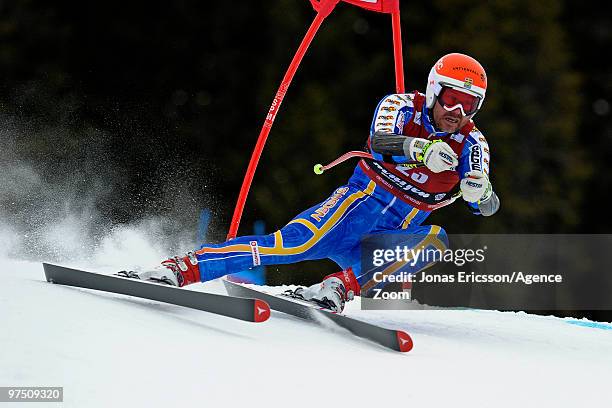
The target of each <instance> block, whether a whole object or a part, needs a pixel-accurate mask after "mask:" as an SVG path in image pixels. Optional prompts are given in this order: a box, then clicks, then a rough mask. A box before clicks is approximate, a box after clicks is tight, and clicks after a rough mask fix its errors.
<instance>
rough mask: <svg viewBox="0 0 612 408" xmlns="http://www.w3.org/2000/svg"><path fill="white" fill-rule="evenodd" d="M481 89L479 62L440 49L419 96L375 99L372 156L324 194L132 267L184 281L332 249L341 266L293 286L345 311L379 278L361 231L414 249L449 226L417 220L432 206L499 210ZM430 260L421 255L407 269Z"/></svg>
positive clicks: (438, 239)
mask: <svg viewBox="0 0 612 408" xmlns="http://www.w3.org/2000/svg"><path fill="white" fill-rule="evenodd" d="M486 89H487V77H486V74H485V70H484V69H483V67H482V66H481V65H480V63H478V61H476V60H475V59H473V58H472V57H469V56H467V55H464V54H459V53H452V54H448V55H445V56H443V57H442V58H440V59H439V60H438V61H437V62H436V64H435V65H434V66H433V67H432V69H431V71H430V73H429V77H428V82H427V88H426V92H425V94H424V95H423V94H422V93H420V92H418V91H414V92H412V93H408V94H391V95H388V96H385V97H384V98H383V99H382V100H381V101H380V103H379V104H378V106H377V108H376V111H375V114H374V118H373V120H372V125H371V128H370V136H369V139H368V144H367V145H368V150H369V151H370V153H371V154H372V156H373V160H370V159H363V160H361V161H360V162H359V164H358V165H357V166H356V168H355V171H354V173H353V175H352V177H351V178H350V179H349V181H348V183H347V184H346V185H344V186H342V187H339V188H337V189H336V190H335V191H334V192H333V194H332V195H331V196H330V197H329V198H327V199H326V200H325V201H323V202H322V203H320V204H317V205H315V206H314V207H311V208H309V209H307V210H305V211H303V212H302V213H301V214H299V215H297V216H296V217H295V218H294V219H293V220H291V221H290V222H289V223H288V224H287V225H286V226H284V227H283V228H281V229H280V230H278V231H276V232H274V233H272V234H269V235H261V236H242V237H237V238H235V239H232V240H229V241H227V242H223V243H221V244H212V245H208V244H207V245H204V246H202V247H201V248H199V249H197V250H195V251H194V252H190V253H188V254H187V256H183V257H174V258H171V259H167V260H165V261H163V262H162V266H160V267H159V268H158V269H156V270H154V271H149V272H141V273H138V272H137V275H138V276H139V277H140V278H141V279H153V280H156V281H161V282H164V283H167V284H172V285H175V286H184V285H188V284H192V283H195V282H206V281H209V280H212V279H215V278H219V277H221V276H224V275H226V274H229V273H233V272H236V271H242V270H246V269H249V268H252V267H256V266H259V265H274V264H287V263H295V262H299V261H304V260H314V259H323V258H328V259H331V260H333V261H335V262H336V263H337V264H338V265H339V266H340V267H341V268H342V269H343V270H342V271H341V272H337V273H334V274H331V275H329V276H326V277H325V278H324V280H323V281H322V282H321V283H319V284H315V285H313V286H311V287H309V288H300V289H298V291H296V293H297V294H299V295H301V296H302V297H303V298H305V299H309V300H316V301H318V302H319V303H322V304H324V305H326V306H327V307H328V308H330V309H332V310H334V311H342V310H343V308H344V304H345V302H346V301H348V300H351V299H352V298H353V296H354V295H358V294H360V293H361V291H362V290H363V291H364V294H365V292H367V291H369V290H372V289H373V288H376V287H377V285H378V282H375V281H374V280H373V277H372V271H362V270H361V265H360V239H361V237H362V236H363V235H366V234H373V233H382V232H391V231H402V232H405V233H410V234H411V235H410V236H411V237H413V238H412V239H413V241H412V242H411V245H413V247H414V248H416V247H419V246H422V245H423V244H424V243H426V242H429V243H430V244H432V243H433V244H434V246H435V247H437V248H444V247H445V246H447V245H448V238H447V236H446V232H445V231H444V230H443V229H442V228H441V227H439V226H436V225H422V224H423V222H424V221H425V219H426V218H427V216H428V215H429V214H430V213H431V212H432V211H433V210H436V209H438V208H440V207H443V206H446V205H449V204H451V203H452V202H453V201H455V200H456V199H457V198H459V197H461V198H462V199H463V200H465V202H466V203H467V205H468V207H469V209H470V210H471V211H472V212H473V213H474V214H476V215H482V216H491V215H493V214H494V213H495V212H496V211H497V210H498V209H499V198H498V197H497V195H496V194H495V192H494V191H493V189H492V186H491V182H490V180H489V158H490V154H489V147H488V145H487V142H486V140H485V138H484V136H483V135H482V133H481V132H480V131H479V130H478V129H477V128H476V126H475V124H474V122H473V120H472V118H473V117H474V115H476V113H477V112H478V111H479V110H480V109H481V108H482V104H483V102H484V98H485V92H486ZM426 266H427V265H424V264H422V263H421V264H418V263H417V264H415V266H414V267H413V270H411V273H417V272H419V270H422V269H423V268H424V267H426ZM403 270H404V271H405V269H403ZM392 272H393V271H391V272H389V271H387V273H392Z"/></svg>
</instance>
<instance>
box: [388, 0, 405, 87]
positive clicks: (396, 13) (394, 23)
mask: <svg viewBox="0 0 612 408" xmlns="http://www.w3.org/2000/svg"><path fill="white" fill-rule="evenodd" d="M392 7H393V11H392V12H391V27H392V28H393V59H394V60H395V89H396V91H397V93H404V92H405V89H404V56H403V55H402V29H401V24H400V23H401V21H400V9H399V0H394V1H393V6H392Z"/></svg>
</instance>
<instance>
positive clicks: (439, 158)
mask: <svg viewBox="0 0 612 408" xmlns="http://www.w3.org/2000/svg"><path fill="white" fill-rule="evenodd" d="M406 150H407V151H405V154H406V157H408V158H409V159H411V160H415V161H418V162H422V163H423V164H424V165H425V166H426V167H427V168H428V169H429V170H431V171H432V172H434V173H441V172H443V171H447V170H455V168H457V165H458V164H459V160H458V158H457V154H455V152H454V151H453V149H451V147H450V146H449V145H448V143H446V142H443V141H442V140H427V139H423V138H420V137H415V138H412V140H410V144H409V146H408V149H406Z"/></svg>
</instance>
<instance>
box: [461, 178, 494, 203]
mask: <svg viewBox="0 0 612 408" xmlns="http://www.w3.org/2000/svg"><path fill="white" fill-rule="evenodd" d="M492 194H493V186H491V182H490V181H489V177H487V175H486V174H485V173H483V172H481V171H478V170H472V171H469V172H467V173H465V178H464V179H462V180H461V195H462V197H463V199H464V200H465V201H467V202H468V203H480V202H483V201H487V200H488V199H489V198H490V197H491V195H492Z"/></svg>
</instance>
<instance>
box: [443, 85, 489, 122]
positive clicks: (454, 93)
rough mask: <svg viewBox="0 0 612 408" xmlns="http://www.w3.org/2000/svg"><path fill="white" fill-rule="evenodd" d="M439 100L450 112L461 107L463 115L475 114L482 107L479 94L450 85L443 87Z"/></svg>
mask: <svg viewBox="0 0 612 408" xmlns="http://www.w3.org/2000/svg"><path fill="white" fill-rule="evenodd" d="M438 102H439V103H440V105H442V107H443V108H444V109H445V110H447V111H449V112H452V111H454V110H455V109H457V108H459V109H461V113H462V114H463V116H470V115H473V114H475V113H476V112H477V111H478V109H479V107H480V98H479V97H478V96H474V95H470V94H467V93H465V92H461V91H459V90H457V89H453V88H449V87H443V88H442V90H441V91H440V95H438Z"/></svg>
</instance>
